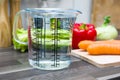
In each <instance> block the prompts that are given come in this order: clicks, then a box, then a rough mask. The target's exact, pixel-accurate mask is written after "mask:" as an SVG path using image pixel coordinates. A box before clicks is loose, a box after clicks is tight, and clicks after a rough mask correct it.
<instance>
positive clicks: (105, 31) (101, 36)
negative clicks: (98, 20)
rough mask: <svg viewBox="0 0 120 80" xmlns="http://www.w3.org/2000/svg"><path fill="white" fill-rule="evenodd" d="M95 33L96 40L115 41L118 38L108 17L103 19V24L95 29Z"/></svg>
mask: <svg viewBox="0 0 120 80" xmlns="http://www.w3.org/2000/svg"><path fill="white" fill-rule="evenodd" d="M96 31H97V40H110V39H116V38H117V36H118V31H117V29H116V28H115V27H114V26H113V25H110V16H105V17H104V23H103V24H102V25H101V26H100V27H97V28H96Z"/></svg>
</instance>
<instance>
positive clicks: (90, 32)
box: [72, 23, 97, 49]
mask: <svg viewBox="0 0 120 80" xmlns="http://www.w3.org/2000/svg"><path fill="white" fill-rule="evenodd" d="M72 32H73V33H72V49H78V48H79V47H78V43H79V42H80V41H82V40H96V36H97V32H96V30H95V26H94V25H93V24H84V23H75V24H74V27H73V29H72Z"/></svg>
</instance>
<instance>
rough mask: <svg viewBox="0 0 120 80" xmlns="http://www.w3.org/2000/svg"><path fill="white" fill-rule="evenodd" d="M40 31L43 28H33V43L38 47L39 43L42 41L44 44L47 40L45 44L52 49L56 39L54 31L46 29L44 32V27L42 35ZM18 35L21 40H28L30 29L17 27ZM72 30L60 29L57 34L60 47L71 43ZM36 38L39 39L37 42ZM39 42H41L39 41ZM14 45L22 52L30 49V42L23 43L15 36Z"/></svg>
mask: <svg viewBox="0 0 120 80" xmlns="http://www.w3.org/2000/svg"><path fill="white" fill-rule="evenodd" d="M40 31H41V29H37V32H36V29H31V38H32V45H33V46H34V47H36V48H37V47H38V45H39V44H41V43H40V42H42V44H44V41H45V46H46V48H48V49H51V48H52V47H51V45H53V43H54V40H53V38H55V37H54V35H53V34H54V31H52V30H50V29H46V31H45V33H44V29H42V35H40ZM16 33H17V36H18V40H20V41H21V42H26V43H27V42H28V31H27V30H24V29H23V28H21V29H17V31H16ZM70 36H71V35H70V31H68V30H63V29H59V30H58V36H57V40H58V47H62V46H64V47H65V46H68V45H70ZM36 38H37V40H39V41H37V42H36ZM38 42H39V43H38ZM13 45H14V49H15V50H19V51H20V52H25V51H27V49H28V44H22V43H19V42H18V41H16V40H15V39H14V38H13Z"/></svg>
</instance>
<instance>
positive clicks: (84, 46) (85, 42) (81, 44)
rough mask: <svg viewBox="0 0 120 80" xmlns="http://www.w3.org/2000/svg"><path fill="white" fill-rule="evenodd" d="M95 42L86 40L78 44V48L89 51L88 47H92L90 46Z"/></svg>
mask: <svg viewBox="0 0 120 80" xmlns="http://www.w3.org/2000/svg"><path fill="white" fill-rule="evenodd" d="M93 42H94V41H90V40H84V41H80V42H79V44H78V47H79V48H80V49H84V50H87V47H88V46H89V45H90V44H93Z"/></svg>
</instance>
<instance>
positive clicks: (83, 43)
mask: <svg viewBox="0 0 120 80" xmlns="http://www.w3.org/2000/svg"><path fill="white" fill-rule="evenodd" d="M102 43H116V44H120V40H106V41H90V40H84V41H80V42H79V44H78V47H79V48H80V49H84V50H87V48H88V46H89V45H91V44H102Z"/></svg>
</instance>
